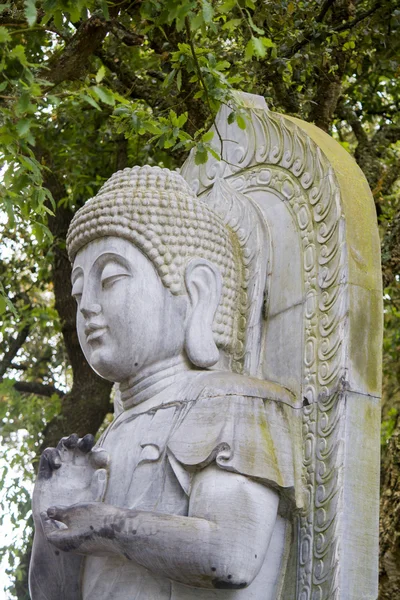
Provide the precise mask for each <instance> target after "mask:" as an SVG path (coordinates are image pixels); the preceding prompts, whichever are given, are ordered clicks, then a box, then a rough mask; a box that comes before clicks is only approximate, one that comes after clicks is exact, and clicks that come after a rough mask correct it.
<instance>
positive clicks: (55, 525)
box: [40, 512, 68, 537]
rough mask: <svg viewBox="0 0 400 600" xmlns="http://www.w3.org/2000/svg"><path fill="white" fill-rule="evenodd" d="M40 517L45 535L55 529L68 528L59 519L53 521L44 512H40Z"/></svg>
mask: <svg viewBox="0 0 400 600" xmlns="http://www.w3.org/2000/svg"><path fill="white" fill-rule="evenodd" d="M40 518H41V522H42V527H43V531H44V533H45V535H46V537H48V536H49V535H50V534H51V533H54V532H55V531H60V530H64V529H68V527H67V526H66V525H65V524H64V523H61V522H60V521H54V520H53V519H49V518H48V516H47V513H46V512H42V513H40Z"/></svg>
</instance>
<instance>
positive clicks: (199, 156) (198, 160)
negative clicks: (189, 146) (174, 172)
mask: <svg viewBox="0 0 400 600" xmlns="http://www.w3.org/2000/svg"><path fill="white" fill-rule="evenodd" d="M194 162H195V164H196V165H204V163H206V162H207V150H206V149H205V148H202V149H199V148H197V150H196V154H195V155H194Z"/></svg>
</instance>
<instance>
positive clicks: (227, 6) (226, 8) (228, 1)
mask: <svg viewBox="0 0 400 600" xmlns="http://www.w3.org/2000/svg"><path fill="white" fill-rule="evenodd" d="M235 6H236V0H225V2H223V3H222V4H221V6H220V7H219V8H218V12H219V13H228V12H230V11H231V10H232V9H233V8H234V7H235Z"/></svg>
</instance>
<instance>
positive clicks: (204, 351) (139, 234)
mask: <svg viewBox="0 0 400 600" xmlns="http://www.w3.org/2000/svg"><path fill="white" fill-rule="evenodd" d="M67 247H68V253H69V257H70V260H71V262H72V263H74V270H73V294H74V295H75V296H76V297H77V300H78V304H79V305H80V306H79V309H78V333H79V335H80V341H81V345H82V347H83V350H84V352H85V355H86V357H87V358H88V360H89V362H90V364H91V365H92V366H93V367H94V368H95V369H96V370H98V372H99V373H100V374H102V375H103V376H106V377H107V378H110V379H112V378H113V377H112V374H111V373H110V374H109V373H107V372H106V371H107V369H105V368H104V366H102V365H99V364H98V362H96V356H97V355H98V357H99V358H98V360H99V361H100V362H101V360H100V354H101V353H99V348H98V346H100V338H101V335H102V333H101V330H102V327H101V324H102V317H101V313H102V311H105V310H106V311H108V313H109V315H108V317H107V318H111V317H110V315H112V314H113V313H114V316H112V318H113V319H114V318H116V317H118V319H116V320H117V321H118V324H117V323H115V328H120V329H121V331H122V332H123V333H124V336H125V337H124V339H126V336H127V334H128V332H129V335H131V336H133V337H134V339H132V352H130V353H128V352H125V353H124V354H123V356H122V357H121V360H122V358H124V359H126V360H127V361H133V362H132V368H133V367H134V366H135V365H137V366H138V368H140V366H141V362H140V361H141V360H142V358H143V357H139V354H140V353H142V354H143V353H146V352H147V353H149V356H148V360H151V356H154V355H155V354H154V353H155V352H156V353H157V355H158V354H161V358H163V356H162V355H163V353H164V354H166V355H168V354H171V353H174V352H178V351H180V346H183V349H184V351H185V353H186V355H187V357H188V358H189V360H190V361H191V362H192V364H193V365H195V366H197V367H202V368H204V367H211V366H213V365H214V364H216V363H217V362H218V360H219V356H220V352H223V353H224V354H226V355H228V356H229V357H231V359H232V361H231V363H232V365H231V368H233V369H234V370H240V359H239V360H238V357H239V356H242V355H243V340H244V333H245V323H246V319H245V309H244V304H245V303H244V302H243V293H244V292H243V289H242V288H243V273H242V272H243V262H242V257H241V247H240V244H239V242H238V239H237V236H236V234H235V233H234V231H233V230H232V229H231V228H230V227H227V226H226V225H225V223H224V222H223V221H222V219H221V218H220V217H219V216H218V215H217V214H216V212H214V211H213V210H212V209H211V208H210V207H209V206H207V205H206V204H205V203H204V202H202V201H201V200H199V199H198V198H197V197H196V196H195V195H194V193H193V192H192V191H191V189H190V187H189V186H188V184H187V183H186V181H185V180H184V179H183V178H182V177H181V176H180V175H179V174H178V173H176V172H173V171H170V170H168V169H161V168H159V167H149V166H145V167H134V168H132V169H125V170H124V171H120V172H118V173H115V174H114V175H113V176H112V177H111V178H110V179H109V180H108V181H107V182H106V183H105V184H104V186H103V187H102V188H101V190H100V191H99V193H98V194H97V195H96V196H95V197H94V198H92V199H90V200H89V201H88V202H87V203H86V204H85V205H84V206H83V207H82V208H81V209H80V210H79V211H78V212H77V213H76V215H75V216H74V218H73V220H72V222H71V226H70V229H69V232H68V236H67ZM89 273H91V276H90V277H91V278H89ZM114 284H116V285H114ZM96 286H97V287H96ZM118 288H119V290H118ZM89 292H90V298H89ZM85 293H86V296H85ZM102 294H103V298H104V299H105V298H106V297H107V300H106V305H104V306H102V301H101V299H100V297H101V295H102ZM89 304H90V306H89ZM124 323H125V326H124ZM156 325H157V326H156ZM85 329H86V333H85ZM135 334H136V335H135ZM167 338H168V340H169V342H170V345H168V343H167ZM121 339H122V338H121ZM144 341H146V344H147V346H148V347H146V348H145V347H144V346H145V345H146V344H144ZM135 344H136V345H139V346H140V347H139V348H138V347H136V349H135ZM152 345H153V346H155V347H154V348H151V346H152ZM118 348H120V349H121V344H120V343H119V342H118V341H117V340H115V348H114V351H113V350H112V347H110V348H109V351H110V355H109V356H108V358H104V353H103V362H107V361H111V359H112V356H111V355H113V356H114V357H115V356H116V355H117V354H118V352H117V349H118ZM96 352H97V354H96ZM138 353H139V354H138ZM127 368H128V365H127ZM131 374H133V372H132V373H131ZM114 380H115V378H114Z"/></svg>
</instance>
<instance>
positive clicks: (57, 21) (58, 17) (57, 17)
mask: <svg viewBox="0 0 400 600" xmlns="http://www.w3.org/2000/svg"><path fill="white" fill-rule="evenodd" d="M53 20H54V25H55V26H56V27H57V29H62V26H63V16H62V12H61V10H56V12H55V13H54V16H53Z"/></svg>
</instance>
